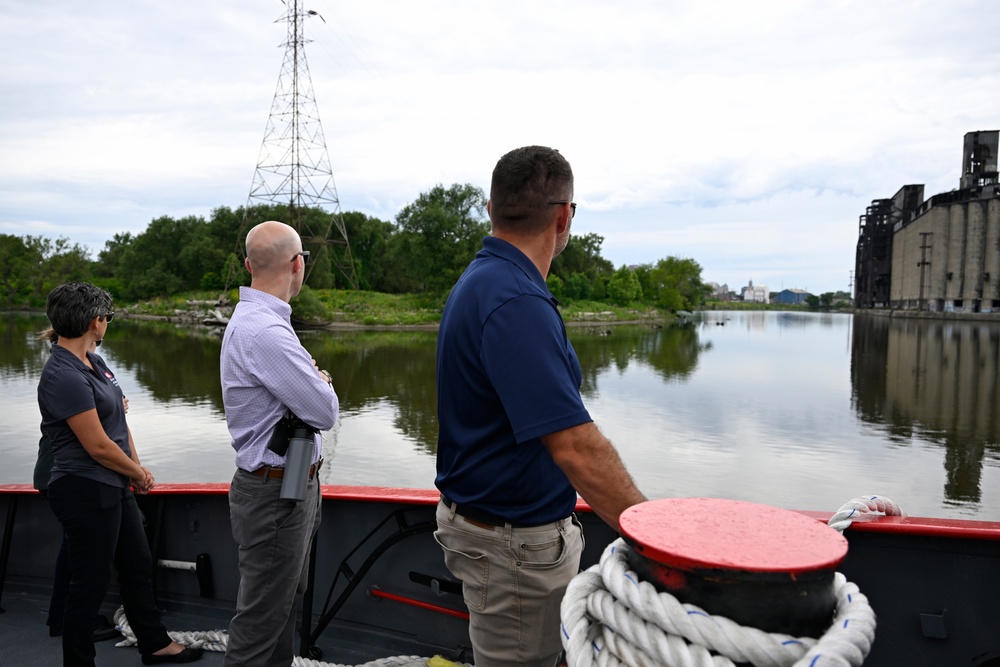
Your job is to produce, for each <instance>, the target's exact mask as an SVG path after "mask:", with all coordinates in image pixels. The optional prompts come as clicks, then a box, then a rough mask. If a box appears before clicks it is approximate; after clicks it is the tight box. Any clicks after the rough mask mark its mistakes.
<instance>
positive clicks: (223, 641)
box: [114, 607, 472, 667]
mask: <svg viewBox="0 0 1000 667" xmlns="http://www.w3.org/2000/svg"><path fill="white" fill-rule="evenodd" d="M114 618H115V627H116V628H118V631H119V632H121V633H122V635H123V639H122V641H120V642H118V643H117V644H115V646H118V647H126V646H135V645H136V643H137V641H138V640H137V639H136V637H135V633H134V632H132V627H131V626H130V625H129V623H128V619H127V618H126V617H125V609H124V608H123V607H119V608H118V610H117V611H116V612H115V614H114ZM167 634H168V635H170V638H171V639H172V640H174V641H175V642H177V643H178V644H182V645H184V646H190V647H191V648H200V649H204V650H206V651H218V652H220V653H224V652H225V650H226V646H227V645H228V643H229V633H228V632H227V631H225V630H204V631H195V632H179V631H176V630H171V631H169V632H167ZM292 665H293V666H294V667H428V666H430V667H435V665H439V666H442V667H443V666H444V665H449V666H450V665H455V666H458V667H472V666H471V665H467V664H465V663H456V662H449V661H447V660H445V659H443V658H441V657H439V656H435V657H433V658H426V657H420V656H417V655H397V656H392V657H389V658H379V659H378V660H372V661H371V662H366V663H364V664H362V665H357V666H352V665H345V664H340V663H328V662H321V661H319V660H312V659H310V658H304V657H302V656H295V658H294V660H293V661H292Z"/></svg>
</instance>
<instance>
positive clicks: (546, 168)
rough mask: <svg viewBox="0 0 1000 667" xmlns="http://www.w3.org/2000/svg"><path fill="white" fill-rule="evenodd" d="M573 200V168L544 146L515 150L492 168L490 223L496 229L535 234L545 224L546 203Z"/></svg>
mask: <svg viewBox="0 0 1000 667" xmlns="http://www.w3.org/2000/svg"><path fill="white" fill-rule="evenodd" d="M572 198H573V168H572V167H570V166H569V162H568V161H567V160H566V158H564V157H563V156H562V154H561V153H560V152H559V151H557V150H556V149H554V148H548V147H546V146H524V147H522V148H515V149H514V150H512V151H510V152H509V153H507V154H506V155H504V156H503V157H501V158H500V160H499V161H498V162H497V165H496V167H494V168H493V180H492V182H491V184H490V222H491V223H492V224H493V226H494V227H496V228H499V229H505V228H506V229H515V228H516V229H520V230H523V231H537V230H539V229H541V228H544V226H545V225H546V224H548V221H549V219H550V218H549V216H548V215H547V214H546V210H547V209H548V206H549V202H552V201H568V200H570V199H572Z"/></svg>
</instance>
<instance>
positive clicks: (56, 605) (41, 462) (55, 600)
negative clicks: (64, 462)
mask: <svg viewBox="0 0 1000 667" xmlns="http://www.w3.org/2000/svg"><path fill="white" fill-rule="evenodd" d="M38 339H39V340H43V341H45V342H47V343H48V344H49V346H50V347H49V350H50V351H51V349H52V348H51V346H53V345H55V344H56V343H57V342H59V334H57V333H56V332H55V329H53V328H52V327H49V328H48V329H46V330H45V331H41V332H39V334H38ZM96 349H97V343H93V344H91V346H90V348H89V350H90V351H91V352H93V351H94V350H96ZM122 402H123V403H124V404H125V412H128V399H127V398H125V397H124V396H122ZM51 475H52V443H50V442H49V437H48V436H47V435H45V434H44V433H42V437H41V438H39V440H38V459H37V460H36V461H35V473H34V475H33V480H32V481H33V483H34V487H35V488H36V489H37V490H38V493H40V494H41V495H42V497H43V498H46V499H47V498H48V492H49V477H50V476H51ZM68 591H69V553H68V550H67V547H66V537H65V536H63V539H62V542H60V543H59V554H58V555H57V556H56V569H55V573H54V574H53V575H52V599H51V600H50V602H49V614H48V618H47V619H46V621H45V624H46V625H48V626H49V636H50V637H60V636H62V624H63V614H64V613H65V610H66V593H67V592H68ZM121 636H122V634H121V633H120V632H118V628H116V627H115V625H114V623H111V622H110V621H108V619H107V617H106V616H103V615H101V614H98V615H97V626H96V627H95V628H94V641H95V642H102V641H106V640H108V639H115V638H119V639H120V638H121Z"/></svg>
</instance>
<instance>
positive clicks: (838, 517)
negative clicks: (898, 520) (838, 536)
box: [827, 496, 906, 533]
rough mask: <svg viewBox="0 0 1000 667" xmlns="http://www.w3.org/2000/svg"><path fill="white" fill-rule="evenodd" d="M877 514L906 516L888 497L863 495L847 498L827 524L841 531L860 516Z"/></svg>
mask: <svg viewBox="0 0 1000 667" xmlns="http://www.w3.org/2000/svg"><path fill="white" fill-rule="evenodd" d="M875 514H877V515H879V516H882V515H884V516H906V515H905V514H903V510H901V509H899V506H898V505H897V504H896V503H894V502H892V501H891V500H889V499H888V498H883V497H881V496H864V497H862V498H855V499H854V500H849V501H847V502H846V503H844V505H843V506H842V507H841V508H840V509H839V510H837V512H836V513H835V514H834V515H833V516H832V517H830V520H829V521H828V522H827V525H828V526H830V528H833V529H834V530H838V531H840V532H841V533H842V532H844V529H845V528H847V527H848V526H850V525H851V523H853V522H854V521H855V520H856V519H859V518H861V517H862V516H864V515H875Z"/></svg>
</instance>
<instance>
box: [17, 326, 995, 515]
mask: <svg viewBox="0 0 1000 667" xmlns="http://www.w3.org/2000/svg"><path fill="white" fill-rule="evenodd" d="M46 324H47V323H46V320H45V318H44V317H38V316H28V315H22V314H3V315H0V332H2V335H3V343H4V344H3V347H2V349H0V355H2V356H0V399H2V401H3V405H4V410H3V415H4V418H3V420H2V422H0V451H2V453H3V461H4V464H3V465H2V466H0V483H20V482H24V483H29V482H30V481H31V476H32V468H33V466H34V461H35V454H36V449H37V441H38V427H39V421H40V418H39V415H38V408H37V403H36V399H35V386H36V383H37V378H38V376H39V374H40V372H41V368H42V366H43V364H44V362H45V359H46V357H47V350H46V348H45V346H44V345H43V344H41V343H40V342H38V341H37V340H35V338H34V336H33V334H34V332H35V331H37V330H39V329H41V328H43V327H45V326H46ZM218 333H219V332H214V333H198V332H191V331H187V330H182V329H178V328H176V327H174V326H173V325H169V324H165V323H149V322H135V321H128V320H125V321H122V322H119V321H118V320H116V321H115V322H114V323H113V324H112V325H111V327H109V329H108V334H107V338H106V339H105V343H104V345H103V346H102V347H101V348H100V352H101V354H102V355H103V356H104V357H105V359H106V360H107V361H108V364H109V366H110V367H111V369H112V370H113V371H114V372H115V373H116V375H117V376H118V378H119V381H120V383H121V385H122V387H123V389H124V390H125V392H126V394H127V396H128V398H129V402H130V411H129V416H128V419H129V425H130V427H131V429H132V432H133V435H134V437H135V440H136V444H137V448H138V450H139V453H140V455H141V457H142V460H143V463H144V464H145V465H147V466H149V467H150V468H151V469H152V471H153V473H154V475H155V476H156V479H157V481H159V482H227V481H229V479H230V478H231V477H232V472H233V452H232V449H231V446H230V440H229V435H228V432H227V430H226V425H225V418H224V414H223V410H222V395H221V389H220V387H219V367H218V358H219V348H220V345H221V336H219V335H218ZM301 335H302V339H303V342H304V344H305V346H306V347H307V348H308V349H309V351H310V352H311V353H312V354H313V356H314V357H315V358H316V359H317V361H318V362H319V364H320V366H321V367H323V368H327V369H329V370H330V371H331V372H332V373H333V376H334V381H335V386H336V388H337V393H338V394H339V396H340V399H341V420H340V422H339V424H338V425H337V426H336V427H335V428H334V429H333V430H332V431H330V432H328V433H326V434H325V445H324V448H325V457H326V460H327V462H328V463H329V464H330V465H327V466H324V468H323V470H322V473H321V476H322V481H323V483H325V484H360V485H378V486H402V487H413V488H431V487H432V486H433V479H434V449H435V438H436V433H437V421H436V395H435V387H434V360H435V355H436V350H435V343H436V334H435V333H433V332H426V331H392V332H382V331H379V332H374V331H372V332H367V331H366V332H325V331H324V332H303V333H302V334H301ZM570 336H571V338H572V340H573V344H574V346H575V347H576V350H577V353H578V356H579V357H580V363H581V366H582V367H583V375H584V382H583V388H582V392H583V395H584V400H585V402H586V404H587V406H588V408H589V409H590V412H591V415H592V416H593V417H594V420H595V421H596V422H597V424H598V425H600V427H601V428H602V430H603V431H604V433H605V434H606V435H607V436H608V437H610V438H611V440H612V441H613V442H614V443H615V444H616V445H617V447H618V449H619V451H620V452H621V455H622V458H623V459H624V461H625V463H626V465H627V466H628V467H629V469H630V470H631V471H632V474H633V476H634V477H635V479H636V482H637V483H638V485H639V487H640V488H641V489H642V490H643V491H644V492H645V493H646V495H647V496H649V497H651V498H661V497H677V496H701V497H717V498H730V499H737V500H747V501H752V502H758V503H765V504H768V505H774V506H778V507H785V508H790V509H811V510H825V511H834V510H836V509H837V508H839V507H840V506H841V505H842V504H843V503H844V502H846V501H848V500H850V499H852V498H855V497H858V496H861V495H871V494H878V495H882V496H886V497H888V498H891V499H892V500H894V501H895V502H896V503H897V504H898V505H900V507H902V508H903V510H904V511H906V512H907V513H908V514H911V515H920V516H934V517H951V518H977V519H983V520H990V521H997V520H1000V416H998V415H1000V387H998V384H1000V378H998V375H1000V374H998V370H1000V368H998V365H1000V323H998V322H989V323H979V322H970V321H961V322H959V321H940V320H914V319H900V318H885V317H879V316H873V315H856V316H854V315H847V314H815V313H801V312H794V313H793V312H773V311H768V312H729V311H726V312H707V313H703V314H702V317H701V319H700V320H699V321H696V322H694V323H693V324H690V325H686V326H664V327H657V326H652V325H642V326H615V327H608V326H603V327H598V326H592V327H584V328H577V327H573V328H571V329H570Z"/></svg>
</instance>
